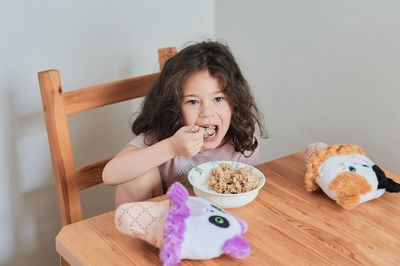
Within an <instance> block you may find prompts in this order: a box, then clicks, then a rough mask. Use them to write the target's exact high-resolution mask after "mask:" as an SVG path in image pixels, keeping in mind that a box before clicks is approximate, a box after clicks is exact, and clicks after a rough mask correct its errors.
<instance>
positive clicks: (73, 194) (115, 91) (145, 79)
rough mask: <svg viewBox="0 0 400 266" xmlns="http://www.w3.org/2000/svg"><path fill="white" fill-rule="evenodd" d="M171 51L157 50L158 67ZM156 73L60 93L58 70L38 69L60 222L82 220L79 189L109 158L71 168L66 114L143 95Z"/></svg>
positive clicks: (89, 183)
mask: <svg viewBox="0 0 400 266" xmlns="http://www.w3.org/2000/svg"><path fill="white" fill-rule="evenodd" d="M175 53H176V48H175V47H168V48H163V49H159V50H158V59H159V64H160V69H162V68H163V66H164V63H165V62H166V61H167V60H168V58H170V57H171V56H173V55H174V54H175ZM158 75H159V73H154V74H149V75H144V76H138V77H133V78H129V79H124V80H119V81H114V82H110V83H105V84H100V85H95V86H92V87H87V88H83V89H78V90H74V91H68V92H65V93H64V92H63V89H62V86H61V80H60V74H59V71H58V70H47V71H43V72H39V73H38V76H39V84H40V92H41V95H42V103H43V112H44V116H45V120H46V127H47V135H48V139H49V145H50V152H51V157H52V164H53V171H54V179H55V183H56V187H57V194H58V203H59V208H60V212H61V219H62V224H63V226H64V225H68V224H71V223H74V222H78V221H80V220H82V206H81V199H80V197H79V191H81V190H83V189H87V188H89V187H92V186H94V185H96V184H99V183H101V182H102V176H101V175H102V171H103V168H104V166H105V165H106V163H107V162H108V161H109V160H110V159H111V158H109V159H105V160H102V161H99V162H95V163H92V164H89V165H86V166H83V167H80V168H75V167H74V157H73V153H72V148H71V139H70V132H69V129H68V122H67V116H69V115H72V114H76V113H79V112H83V111H87V110H91V109H94V108H97V107H101V106H105V105H109V104H113V103H118V102H122V101H126V100H130V99H134V98H138V97H143V96H145V95H146V94H147V93H148V91H149V89H150V88H151V86H152V85H153V84H154V82H155V81H156V79H157V78H158Z"/></svg>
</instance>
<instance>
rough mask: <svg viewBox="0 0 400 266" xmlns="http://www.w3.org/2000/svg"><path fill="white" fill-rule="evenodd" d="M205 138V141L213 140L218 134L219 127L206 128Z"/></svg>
mask: <svg viewBox="0 0 400 266" xmlns="http://www.w3.org/2000/svg"><path fill="white" fill-rule="evenodd" d="M203 128H204V137H203V138H205V139H209V138H213V137H215V135H216V134H217V131H218V126H214V125H210V126H204V127H203Z"/></svg>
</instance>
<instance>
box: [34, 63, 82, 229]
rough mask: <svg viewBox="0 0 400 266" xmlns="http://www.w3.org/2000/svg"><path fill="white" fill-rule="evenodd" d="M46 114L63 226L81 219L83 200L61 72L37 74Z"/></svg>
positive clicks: (51, 71)
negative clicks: (79, 186) (76, 169)
mask: <svg viewBox="0 0 400 266" xmlns="http://www.w3.org/2000/svg"><path fill="white" fill-rule="evenodd" d="M38 76H39V84H40V93H41V95H42V103H43V111H44V117H45V120H46V126H47V135H48V139H49V145H50V152H51V158H52V164H53V171H54V180H55V183H56V187H57V194H58V204H59V207H60V212H61V218H62V223H63V225H67V224H70V223H73V222H77V221H80V220H82V209H81V201H80V198H79V194H78V192H79V191H78V190H77V188H76V183H75V171H74V161H73V155H72V148H71V140H70V135H69V130H68V122H67V117H66V116H65V114H64V102H63V97H62V87H61V80H60V73H59V72H58V70H48V71H42V72H39V73H38Z"/></svg>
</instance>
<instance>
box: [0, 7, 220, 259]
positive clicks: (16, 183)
mask: <svg viewBox="0 0 400 266" xmlns="http://www.w3.org/2000/svg"><path fill="white" fill-rule="evenodd" d="M0 25H1V27H0V38H1V41H0V147H1V149H0V176H1V186H0V217H1V220H0V236H1V237H0V264H1V265H28V264H29V265H57V264H58V255H57V253H56V252H55V242H54V239H55V236H56V234H57V232H58V230H59V229H60V226H61V222H60V218H59V210H58V204H57V196H56V189H55V186H54V181H53V175H52V168H51V161H50V154H49V148H48V143H47V135H46V129H45V123H44V118H43V114H42V108H41V99H40V92H39V86H38V80H37V72H39V71H42V70H46V69H52V68H57V69H59V70H60V72H61V80H62V83H63V88H64V90H65V91H68V90H72V89H77V88H81V87H86V86H89V85H93V84H98V83H103V82H108V81H113V80H117V79H122V78H128V77H131V76H134V75H141V74H145V73H152V72H156V71H158V59H157V49H158V48H161V47H167V46H176V47H177V48H178V49H179V48H181V47H182V46H184V44H185V43H186V42H187V41H191V40H201V39H203V38H210V37H212V36H213V35H214V1H213V0H208V1H194V0H191V1H188V0H174V1H155V0H151V1H139V0H134V1H132V0H131V1H128V0H118V1H106V0H85V1H78V0H73V1H45V0H38V1H22V0H19V1H15V0H2V1H1V3H0ZM137 105H138V103H137V102H135V103H134V104H132V103H126V104H122V105H120V106H118V107H116V106H111V107H107V108H103V110H100V111H96V112H87V113H84V114H80V115H75V116H73V117H72V118H71V119H70V120H69V121H70V128H71V131H72V135H73V136H74V137H73V140H72V142H73V143H72V145H73V150H74V151H77V153H78V154H79V155H80V156H79V157H78V158H77V160H76V164H77V165H78V166H79V165H82V164H84V163H89V162H90V161H92V160H97V159H101V158H105V157H107V156H108V157H110V156H112V155H114V154H115V153H116V152H117V151H118V150H120V149H121V148H122V147H123V146H124V145H125V144H126V143H127V142H128V141H129V140H130V139H131V137H132V134H131V133H130V128H129V118H130V115H131V114H132V112H133V110H134V108H135V107H137ZM110 120H111V121H110ZM87 121H90V123H87ZM104 121H107V123H106V122H104ZM87 158H92V160H90V161H89V160H88V159H87ZM113 194H114V189H113V188H112V187H111V188H107V187H105V186H101V185H100V186H98V187H95V188H94V189H91V190H90V191H88V192H85V193H84V194H83V195H82V197H83V198H84V200H83V201H84V202H87V203H86V204H85V205H84V215H85V216H91V215H94V214H96V213H100V212H103V211H106V210H111V209H112V208H113V200H114V199H113V196H114V195H113ZM89 209H90V211H89Z"/></svg>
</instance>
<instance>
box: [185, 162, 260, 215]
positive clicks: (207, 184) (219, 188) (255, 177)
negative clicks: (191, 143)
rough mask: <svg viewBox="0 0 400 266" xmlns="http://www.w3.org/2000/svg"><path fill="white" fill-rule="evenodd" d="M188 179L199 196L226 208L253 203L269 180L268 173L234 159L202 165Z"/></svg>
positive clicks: (192, 171) (194, 169)
mask: <svg viewBox="0 0 400 266" xmlns="http://www.w3.org/2000/svg"><path fill="white" fill-rule="evenodd" d="M188 178H189V182H190V183H191V184H192V186H193V191H194V193H195V194H196V196H199V197H202V198H204V199H206V200H208V201H210V202H212V203H214V204H216V205H218V206H220V207H222V208H235V207H240V206H243V205H246V204H248V203H250V202H251V201H253V200H254V199H255V198H256V197H257V195H258V191H259V190H260V189H261V188H262V186H263V185H264V183H265V176H264V175H263V174H262V173H261V172H260V171H259V170H258V169H257V168H255V167H253V166H250V165H247V164H245V163H240V162H233V161H213V162H208V163H203V164H200V165H198V166H196V167H194V168H193V169H192V170H190V172H189V177H188Z"/></svg>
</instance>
